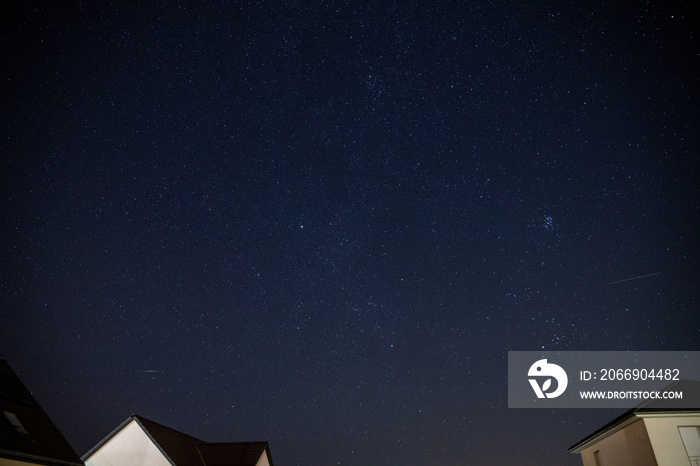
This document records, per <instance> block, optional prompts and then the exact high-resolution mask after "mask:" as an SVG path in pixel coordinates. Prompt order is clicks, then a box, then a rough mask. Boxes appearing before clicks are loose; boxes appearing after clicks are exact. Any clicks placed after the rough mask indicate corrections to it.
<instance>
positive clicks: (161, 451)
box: [83, 414, 272, 466]
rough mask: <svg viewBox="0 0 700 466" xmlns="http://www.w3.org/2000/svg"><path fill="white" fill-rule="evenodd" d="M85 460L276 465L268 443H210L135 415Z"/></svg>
mask: <svg viewBox="0 0 700 466" xmlns="http://www.w3.org/2000/svg"><path fill="white" fill-rule="evenodd" d="M83 461H84V462H85V464H86V465H87V466H122V465H123V466H272V458H271V456H270V449H269V446H268V444H267V442H233V443H208V442H204V441H202V440H199V439H197V438H195V437H191V436H189V435H187V434H183V433H182V432H178V431H176V430H174V429H171V428H169V427H166V426H164V425H161V424H158V423H156V422H153V421H150V420H148V419H146V418H144V417H142V416H137V415H135V414H132V415H131V416H130V417H129V418H127V419H126V420H125V421H124V422H122V423H121V425H119V427H117V428H116V429H115V430H114V431H112V433H110V434H109V435H107V437H105V438H104V439H102V441H100V442H99V443H98V444H97V445H95V446H94V447H93V448H92V449H91V450H90V451H89V452H87V453H86V454H85V455H84V456H83Z"/></svg>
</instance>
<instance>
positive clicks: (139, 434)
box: [85, 421, 172, 466]
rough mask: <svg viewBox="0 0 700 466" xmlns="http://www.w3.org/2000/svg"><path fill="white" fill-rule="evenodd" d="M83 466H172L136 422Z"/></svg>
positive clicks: (123, 430) (117, 434) (129, 424)
mask: <svg viewBox="0 0 700 466" xmlns="http://www.w3.org/2000/svg"><path fill="white" fill-rule="evenodd" d="M85 466H172V465H171V463H170V462H169V461H168V460H167V458H166V457H165V456H164V455H163V454H162V453H161V452H160V450H159V449H158V447H156V446H155V445H154V444H153V442H152V441H151V439H150V438H149V437H148V435H146V433H145V432H144V431H143V429H142V428H141V426H139V425H138V424H137V423H136V421H131V422H129V423H128V424H127V425H126V426H124V428H123V429H122V430H120V431H119V432H117V433H116V434H115V435H114V436H113V437H112V438H111V439H109V441H107V443H105V444H104V445H102V447H100V449H98V450H97V451H96V452H94V453H93V454H92V455H90V457H89V458H87V459H86V460H85Z"/></svg>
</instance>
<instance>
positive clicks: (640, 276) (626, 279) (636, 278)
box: [608, 272, 661, 285]
mask: <svg viewBox="0 0 700 466" xmlns="http://www.w3.org/2000/svg"><path fill="white" fill-rule="evenodd" d="M654 275H661V272H656V273H650V274H649V275H639V276H638V277H632V278H625V279H624V280H618V281H616V282H610V283H608V285H614V284H616V283H622V282H629V281H632V280H639V279H640V278H647V277H653V276H654Z"/></svg>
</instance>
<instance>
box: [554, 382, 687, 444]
mask: <svg viewBox="0 0 700 466" xmlns="http://www.w3.org/2000/svg"><path fill="white" fill-rule="evenodd" d="M671 389H672V390H674V391H682V392H683V396H684V399H682V400H648V401H644V402H642V403H640V404H638V405H637V406H635V407H634V408H632V409H630V410H628V411H625V412H624V413H622V414H621V415H620V416H618V417H616V418H615V419H613V420H612V421H610V422H608V423H607V424H605V425H604V426H603V427H601V428H599V429H597V430H596V431H594V432H593V433H591V434H589V435H587V436H586V437H584V438H583V439H581V440H579V441H578V442H576V443H575V444H573V445H572V446H570V447H569V449H568V451H569V453H580V452H581V451H582V450H583V449H584V448H587V447H588V446H589V445H590V444H592V443H594V442H596V441H597V440H598V439H601V438H604V437H607V436H608V435H610V434H612V433H614V432H616V431H618V430H619V429H621V428H623V427H625V426H627V425H629V424H630V423H631V422H632V421H633V420H634V419H636V418H639V417H644V416H645V415H662V414H669V415H679V416H680V415H684V414H697V413H700V381H697V380H679V381H676V382H673V383H671V384H669V385H667V386H666V387H664V388H663V390H671Z"/></svg>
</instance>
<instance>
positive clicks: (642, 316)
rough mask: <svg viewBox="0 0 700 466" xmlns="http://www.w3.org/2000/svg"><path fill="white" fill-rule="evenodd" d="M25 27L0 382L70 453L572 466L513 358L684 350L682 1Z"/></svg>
mask: <svg viewBox="0 0 700 466" xmlns="http://www.w3.org/2000/svg"><path fill="white" fill-rule="evenodd" d="M20 3H21V4H20V5H14V8H15V10H12V11H8V12H6V14H4V15H3V18H2V20H0V21H2V27H1V28H0V29H1V31H2V32H1V33H0V46H1V47H2V49H1V50H2V52H1V58H0V59H1V60H2V66H0V79H2V83H3V85H2V91H1V94H0V95H1V99H2V100H1V102H2V116H3V117H2V135H1V136H2V137H1V140H0V150H1V153H0V157H1V160H0V162H1V163H0V189H1V190H2V191H1V193H2V199H1V202H2V204H1V209H0V213H1V215H2V222H1V225H0V248H2V249H1V257H0V259H1V261H0V265H1V268H0V291H1V295H0V307H1V312H2V314H1V317H0V319H1V322H2V325H1V326H0V357H3V358H4V359H7V360H8V361H9V362H10V363H11V364H12V365H13V367H14V368H15V370H16V371H17V372H18V374H19V375H20V376H21V377H22V378H23V379H24V381H25V383H26V384H27V385H28V386H29V388H30V389H31V390H32V392H33V393H34V395H35V396H36V398H37V399H38V400H39V402H40V403H42V405H43V406H44V407H45V409H46V410H47V411H48V412H49V414H50V415H51V416H52V417H53V419H54V421H55V422H56V424H57V425H58V426H59V428H61V429H62V431H63V432H64V434H65V435H66V437H67V438H68V440H69V441H70V442H71V443H72V444H73V446H74V447H75V449H76V451H77V452H78V453H79V454H81V455H82V454H83V453H85V452H86V451H87V450H88V449H89V448H90V447H92V446H93V445H94V444H95V443H97V442H98V441H99V440H100V439H101V438H102V437H103V436H105V435H106V434H108V433H109V432H110V431H111V430H112V429H113V428H114V427H116V426H117V425H118V424H119V423H120V422H121V421H122V420H124V419H125V418H126V417H127V416H128V415H129V414H130V413H132V412H136V413H138V414H140V415H143V416H145V417H147V418H150V419H153V420H155V421H157V422H160V423H163V424H166V425H168V426H170V427H173V428H175V429H178V430H181V431H183V432H185V433H188V434H190V435H194V436H196V437H200V438H202V439H204V440H207V441H242V440H269V441H270V446H271V451H272V455H273V459H274V460H275V464H279V465H295V464H301V465H311V466H313V465H327V464H344V465H353V464H356V465H368V464H380V463H383V464H416V465H418V464H436V465H438V464H439V465H468V464H479V465H482V464H494V465H496V464H516V463H517V464H533V465H534V464H536V465H555V464H556V465H561V464H571V465H574V464H580V459H579V458H578V457H575V456H573V455H570V454H568V453H567V452H566V449H567V447H568V446H570V445H571V444H573V443H575V442H576V441H578V440H579V439H581V438H582V437H584V436H585V435H587V434H588V433H590V432H591V431H593V430H595V429H597V428H598V427H600V426H601V425H602V424H604V423H606V422H608V421H609V420H611V419H612V418H613V417H614V416H615V415H617V414H618V413H617V412H614V411H607V410H585V411H582V410H555V411H546V410H514V409H508V408H507V380H506V373H507V367H506V360H507V352H508V351H512V350H542V349H544V350H572V351H574V350H576V351H583V350H698V349H700V343H699V342H700V338H698V337H699V336H700V335H699V329H700V327H699V325H698V319H697V315H698V313H697V305H698V304H697V303H698V296H699V291H700V280H698V278H699V274H698V272H699V270H698V252H699V251H698V244H699V243H698V235H697V232H698V228H699V227H700V222H699V217H698V215H699V212H698V199H699V198H700V197H699V194H700V189H699V188H700V186H699V185H698V176H699V175H700V171H699V170H698V163H697V156H698V149H699V142H698V135H697V128H698V123H699V122H700V119H699V116H700V115H699V111H698V108H699V105H698V104H699V102H700V99H699V97H700V95H699V94H700V86H698V83H699V82H700V43H699V41H698V34H697V31H694V30H693V26H692V25H693V24H695V25H697V24H698V22H699V21H700V19H699V18H698V6H697V5H695V4H694V2H690V1H686V2H683V1H681V2H679V1H670V2H656V3H659V4H648V5H644V4H641V3H640V2H599V1H595V2H583V3H582V2H569V3H562V4H560V5H557V6H542V5H541V2H529V3H531V4H518V3H515V4H513V3H510V2H505V3H504V2H461V3H458V2H449V3H441V4H435V3H434V2H425V3H418V4H416V3H413V2H394V3H391V4H390V3H381V4H379V5H377V4H372V5H367V4H365V3H362V4H359V3H358V4H352V3H346V2H332V3H326V4H323V5H312V4H310V3H301V4H299V3H293V2H286V3H283V2H263V3H258V2H256V3H255V4H247V3H240V2H223V1H208V2H189V1H183V2H179V3H177V2H162V3H163V4H162V5H158V4H157V2H146V3H144V4H140V5H137V4H135V3H133V2H130V3H129V4H119V3H112V4H109V3H107V2H100V3H95V2H89V1H83V2H69V3H70V4H53V3H52V2H39V1H28V2H20ZM652 3H654V2H652ZM661 3H662V4H661ZM656 273H658V275H653V276H649V277H646V278H643V279H639V280H633V281H629V282H623V283H618V284H613V285H608V283H611V282H614V281H618V280H623V279H626V278H630V277H636V276H642V275H648V274H656ZM146 371H158V372H146Z"/></svg>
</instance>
